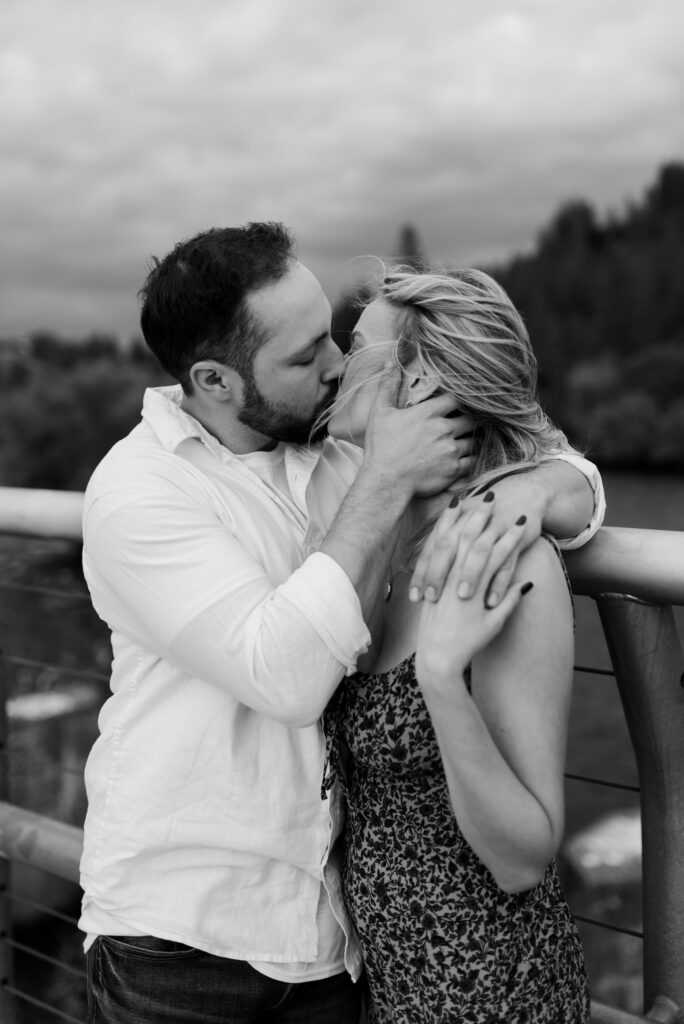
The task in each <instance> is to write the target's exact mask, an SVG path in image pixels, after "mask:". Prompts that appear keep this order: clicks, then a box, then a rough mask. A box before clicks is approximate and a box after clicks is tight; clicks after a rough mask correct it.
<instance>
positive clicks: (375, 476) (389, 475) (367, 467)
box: [354, 462, 413, 515]
mask: <svg viewBox="0 0 684 1024" xmlns="http://www.w3.org/2000/svg"><path fill="white" fill-rule="evenodd" d="M354 488H355V489H356V490H357V491H359V492H362V493H364V494H365V493H368V494H371V495H372V496H373V498H374V500H375V501H382V503H383V507H386V508H387V509H388V511H389V510H390V509H391V510H392V511H393V512H395V513H398V514H399V515H401V514H402V513H403V512H404V511H405V509H406V507H407V506H408V503H409V502H410V500H411V498H412V497H413V487H412V486H411V483H410V481H408V480H407V478H406V476H405V475H403V476H402V475H397V473H396V471H395V470H393V469H388V468H387V467H384V466H374V465H373V464H372V463H369V462H363V463H362V464H361V468H360V469H359V472H358V475H357V477H356V480H355V481H354Z"/></svg>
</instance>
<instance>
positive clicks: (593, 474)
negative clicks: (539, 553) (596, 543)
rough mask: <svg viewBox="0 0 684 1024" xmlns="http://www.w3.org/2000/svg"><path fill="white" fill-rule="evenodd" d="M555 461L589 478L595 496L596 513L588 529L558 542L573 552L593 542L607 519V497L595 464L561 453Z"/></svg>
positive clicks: (570, 453) (566, 549)
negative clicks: (559, 461)
mask: <svg viewBox="0 0 684 1024" xmlns="http://www.w3.org/2000/svg"><path fill="white" fill-rule="evenodd" d="M554 459H562V461H563V462H569V463H570V465H571V466H574V467H575V469H578V470H579V471H580V473H582V474H583V475H584V476H585V477H586V478H587V480H588V482H589V486H590V487H591V490H592V492H593V495H594V511H593V513H592V516H591V519H590V521H589V523H588V525H587V526H586V528H585V529H584V530H582V531H581V532H580V533H578V534H577V536H575V537H565V538H563V539H557V540H556V543H557V544H558V546H559V547H560V548H562V549H563V550H564V551H573V550H574V549H575V548H581V547H583V545H584V544H586V543H587V541H588V540H591V538H592V537H593V536H594V534H595V533H596V531H597V530H598V529H599V527H600V526H601V525H602V523H603V520H604V519H605V516H606V496H605V493H604V490H603V481H602V480H601V474H600V473H599V471H598V469H597V468H596V466H595V465H594V463H593V462H590V461H589V460H588V459H584V458H582V456H581V455H576V454H575V453H574V452H560V453H559V454H557V455H554Z"/></svg>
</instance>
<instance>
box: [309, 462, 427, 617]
mask: <svg viewBox="0 0 684 1024" xmlns="http://www.w3.org/2000/svg"><path fill="white" fill-rule="evenodd" d="M410 497H411V493H410V492H409V490H408V489H407V488H404V487H400V486H399V485H397V483H396V481H394V482H390V481H388V482H384V481H382V480H379V479H378V478H377V477H375V478H374V476H373V474H371V473H368V472H364V470H363V469H362V470H361V471H360V472H359V475H358V477H357V478H356V480H355V482H354V484H353V485H352V487H351V489H350V491H349V493H348V494H347V496H346V497H345V499H344V501H343V503H342V505H341V506H340V510H339V512H338V513H337V516H336V517H335V521H334V522H333V524H332V526H331V528H330V530H329V531H328V535H327V536H326V538H325V540H324V541H323V544H322V545H321V547H320V550H321V551H322V552H323V553H324V554H326V555H329V556H330V557H331V558H334V559H335V561H336V562H337V563H338V564H339V565H340V566H341V567H342V569H344V571H345V572H346V574H347V576H348V577H349V579H350V580H351V582H352V585H353V586H354V588H355V590H356V593H357V594H358V597H359V601H360V603H361V608H362V611H363V615H364V618H365V619H366V622H367V623H369V622H370V621H371V618H372V614H373V611H374V609H375V607H376V605H377V601H378V598H379V596H380V595H381V593H382V591H383V589H384V587H385V584H386V582H387V577H388V573H389V565H390V558H391V556H392V551H393V550H394V545H395V543H396V538H397V530H398V526H399V522H400V520H401V517H402V515H403V513H404V511H405V510H406V506H407V505H408V502H409V500H410Z"/></svg>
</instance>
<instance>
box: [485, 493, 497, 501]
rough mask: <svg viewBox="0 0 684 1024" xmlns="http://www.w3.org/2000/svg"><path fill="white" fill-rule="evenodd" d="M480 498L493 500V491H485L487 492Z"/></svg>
mask: <svg viewBox="0 0 684 1024" xmlns="http://www.w3.org/2000/svg"><path fill="white" fill-rule="evenodd" d="M482 500H483V501H494V491H487V493H486V494H485V496H484V498H483V499H482Z"/></svg>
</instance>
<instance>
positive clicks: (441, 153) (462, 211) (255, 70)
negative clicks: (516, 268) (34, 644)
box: [0, 0, 684, 335]
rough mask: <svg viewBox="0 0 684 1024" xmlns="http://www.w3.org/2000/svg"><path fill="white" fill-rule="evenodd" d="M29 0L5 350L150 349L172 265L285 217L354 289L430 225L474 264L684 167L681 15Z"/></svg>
mask: <svg viewBox="0 0 684 1024" xmlns="http://www.w3.org/2000/svg"><path fill="white" fill-rule="evenodd" d="M463 8H464V5H457V4H454V3H453V0H431V2H428V3H424V4H416V3H415V0H411V2H409V0H393V2H391V3H390V2H389V0H383V2H378V3H375V4H366V3H365V2H361V0H331V2H328V3H325V4H321V3H320V2H319V0H288V2H287V4H284V3H282V2H280V0H252V3H250V4H249V5H247V4H244V3H238V2H236V0H233V2H231V0H228V2H227V0H204V2H203V4H202V5H193V6H192V7H190V5H187V4H181V3H180V2H179V0H139V2H138V3H136V4H135V5H134V4H130V5H127V4H119V3H114V2H113V0H111V2H109V3H107V2H104V0H103V2H101V3H99V4H91V3H88V2H86V0H70V2H69V3H67V4H61V5H55V4H54V3H52V0H5V3H4V5H3V8H2V11H1V12H0V28H2V32H1V33H0V38H1V39H2V40H4V42H3V44H2V45H0V118H1V120H2V124H3V142H4V145H3V151H2V154H0V161H1V162H0V212H1V213H2V219H3V244H2V268H1V269H2V280H3V285H2V292H1V293H0V309H1V310H2V315H1V317H0V335H2V334H3V333H4V334H7V333H12V332H16V331H24V330H30V329H31V328H33V327H37V326H54V327H55V328H56V329H62V330H65V331H72V332H79V331H81V332H85V331H88V330H89V329H91V328H93V329H103V330H112V331H115V332H118V333H122V334H130V333H131V332H132V331H134V330H135V329H136V322H137V305H136V300H135V293H136V291H137V288H138V287H139V285H140V283H141V280H142V276H143V274H144V267H145V261H146V259H147V257H148V254H150V253H152V252H155V253H163V252H164V251H166V250H167V249H168V248H170V247H171V246H172V245H173V243H174V242H175V241H177V240H178V239H179V238H181V237H186V236H188V235H190V234H193V233H194V232H195V231H198V230H201V229H203V228H205V227H208V226H210V225H212V224H230V223H244V222H246V221H247V220H255V219H279V220H283V221H285V222H286V223H287V224H288V225H290V226H291V227H292V228H293V229H294V230H295V232H296V234H297V235H298V237H299V240H300V251H301V255H302V258H303V259H306V261H307V262H308V263H309V265H310V266H311V267H312V269H314V270H315V271H316V272H317V273H319V275H320V276H321V279H322V280H323V283H324V285H325V286H326V287H327V288H328V290H329V291H330V292H331V295H332V297H333V298H334V297H335V296H336V294H337V293H338V291H339V289H340V287H341V286H342V284H343V283H344V281H345V280H346V279H348V278H349V276H350V274H353V273H354V269H353V266H352V265H351V264H350V262H349V261H350V260H351V258H352V257H353V256H354V255H355V254H357V253H359V252H379V253H380V254H387V253H388V252H389V251H391V248H392V246H393V245H394V243H395V239H396V236H397V232H398V228H399V226H400V224H402V223H404V222H405V221H411V222H412V223H414V224H415V225H416V226H417V228H418V230H419V231H420V233H421V234H422V236H423V239H424V243H425V247H426V249H427V250H428V251H429V252H430V254H432V255H434V256H435V257H437V258H441V259H455V260H457V261H459V262H465V261H469V260H480V259H488V258H491V257H493V256H504V255H505V254H507V253H512V252H513V251H515V250H516V249H518V248H521V247H524V246H526V245H529V244H530V242H531V241H532V239H533V238H534V236H535V234H536V231H537V230H538V229H539V228H540V227H541V226H542V223H543V221H544V220H545V219H546V218H548V216H549V215H550V214H551V213H552V212H553V210H554V209H555V207H556V206H557V204H558V203H559V202H561V201H562V200H563V199H565V198H568V197H570V196H576V195H582V196H585V197H586V198H587V199H589V200H590V201H593V202H595V203H597V204H599V205H600V206H601V207H606V206H608V207H615V206H618V205H620V204H621V203H623V202H624V201H625V199H627V198H629V197H634V196H636V195H638V194H639V193H640V192H641V191H642V190H643V188H644V187H645V186H646V185H647V184H648V183H649V182H650V180H651V179H652V177H653V175H654V173H655V170H656V168H657V167H658V165H659V164H660V163H661V162H663V161H664V160H667V159H670V158H673V157H677V156H681V113H680V112H681V109H682V99H683V96H682V92H683V86H684V70H682V65H681V59H680V55H679V52H678V50H679V40H680V39H681V37H682V29H683V28H684V10H683V9H682V8H681V5H680V4H679V3H678V0H654V2H652V3H651V4H650V5H648V6H647V5H643V4H641V3H638V2H637V0H603V2H602V3H601V4H600V5H596V4H595V3H593V2H591V0H571V2H568V3H566V4H564V5H557V4H553V5H551V4H548V3H546V2H545V0H519V2H511V3H492V4H491V5H487V6H484V5H480V7H476V6H475V5H470V6H469V7H468V9H467V10H464V9H463Z"/></svg>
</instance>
